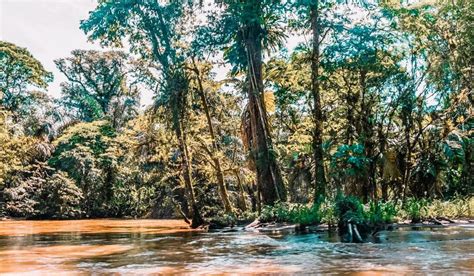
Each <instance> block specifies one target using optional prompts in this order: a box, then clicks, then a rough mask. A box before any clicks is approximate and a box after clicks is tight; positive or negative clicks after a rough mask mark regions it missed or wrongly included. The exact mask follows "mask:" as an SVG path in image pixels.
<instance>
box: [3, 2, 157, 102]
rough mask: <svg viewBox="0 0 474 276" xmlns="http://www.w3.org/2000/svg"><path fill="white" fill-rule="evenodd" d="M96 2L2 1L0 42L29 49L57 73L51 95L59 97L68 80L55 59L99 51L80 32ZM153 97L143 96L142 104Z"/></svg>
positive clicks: (45, 65) (48, 68) (49, 89)
mask: <svg viewBox="0 0 474 276" xmlns="http://www.w3.org/2000/svg"><path fill="white" fill-rule="evenodd" d="M96 3H97V2H96V0H0V40H4V41H8V42H11V43H14V44H16V45H18V46H20V47H24V48H27V49H28V50H29V51H30V52H31V53H32V55H33V56H34V57H35V58H37V59H38V60H39V61H40V62H41V63H42V64H43V66H44V67H45V68H46V69H47V70H48V71H50V72H52V73H53V74H54V81H53V82H52V83H51V84H50V85H49V87H48V93H49V94H50V95H51V96H53V97H60V95H61V92H60V84H61V82H63V81H65V77H63V76H62V74H61V73H60V72H59V70H57V69H56V66H55V65H54V62H53V61H54V60H55V59H58V58H63V57H67V56H69V55H70V53H71V51H72V50H74V49H85V50H100V49H101V48H100V46H99V45H98V43H95V44H94V43H92V42H89V41H88V40H87V36H86V35H85V34H84V32H83V31H82V30H80V29H79V24H80V21H81V20H82V19H86V18H87V17H88V14H89V11H92V10H93V9H94V8H95V6H96ZM151 97H152V95H142V104H148V103H150V102H151Z"/></svg>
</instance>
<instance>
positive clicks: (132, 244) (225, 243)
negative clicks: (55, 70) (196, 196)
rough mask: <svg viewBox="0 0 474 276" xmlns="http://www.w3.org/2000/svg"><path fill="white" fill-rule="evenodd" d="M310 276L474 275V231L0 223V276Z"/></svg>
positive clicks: (165, 222) (472, 228)
mask: <svg viewBox="0 0 474 276" xmlns="http://www.w3.org/2000/svg"><path fill="white" fill-rule="evenodd" d="M309 273H316V274H318V273H320V274H326V273H331V274H351V275H385V274H405V275H413V274H439V275H446V274H450V275H459V274H465V275H474V226H473V225H456V226H452V227H446V228H439V227H438V228H428V227H423V228H411V227H403V228H400V229H397V230H394V231H384V232H380V233H379V234H377V237H376V238H375V239H374V240H373V242H370V243H365V244H345V243H341V242H340V241H339V238H338V237H337V235H336V234H331V233H328V232H312V233H305V234H298V233H278V232H275V233H268V232H266V233H259V232H252V231H242V230H239V231H235V232H234V231H226V230H224V231H219V232H199V231H191V230H190V229H188V228H187V225H186V224H185V223H184V222H182V221H178V220H77V221H74V220H72V221H1V222H0V274H43V275H58V274H62V275H89V274H114V275H116V274H125V275H129V274H139V275H143V274H169V275H171V274H193V275H194V274H202V275H242V274H285V275H286V274H309Z"/></svg>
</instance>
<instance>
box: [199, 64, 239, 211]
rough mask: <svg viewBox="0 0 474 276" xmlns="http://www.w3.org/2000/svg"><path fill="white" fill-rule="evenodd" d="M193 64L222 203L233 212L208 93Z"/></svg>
mask: <svg viewBox="0 0 474 276" xmlns="http://www.w3.org/2000/svg"><path fill="white" fill-rule="evenodd" d="M193 66H194V68H193V69H194V72H195V73H196V79H197V83H198V93H199V97H200V98H201V103H202V106H203V108H204V113H205V114H206V120H207V126H208V129H209V134H210V135H211V140H212V149H213V152H212V156H211V158H212V161H213V162H214V168H215V170H216V176H217V184H218V186H219V194H220V197H221V200H222V203H223V205H224V209H225V212H226V213H228V214H233V213H234V211H233V208H232V204H231V203H230V200H229V194H228V192H227V187H226V185H225V182H224V173H223V171H222V166H221V162H220V160H219V158H217V156H216V154H215V153H216V152H217V151H219V146H218V145H217V141H216V135H215V133H214V126H213V124H212V119H211V114H210V112H209V105H208V104H207V98H206V94H205V92H204V87H203V85H202V80H201V74H200V72H199V68H197V66H196V64H195V63H194V61H193Z"/></svg>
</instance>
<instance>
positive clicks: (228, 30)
mask: <svg viewBox="0 0 474 276" xmlns="http://www.w3.org/2000/svg"><path fill="white" fill-rule="evenodd" d="M196 2H199V3H192V1H189V2H187V1H158V2H156V1H130V0H116V1H109V0H102V1H99V3H98V5H97V7H96V9H95V10H94V11H92V12H91V13H90V15H89V18H87V19H85V20H83V21H82V22H81V29H82V30H83V31H84V32H85V33H86V34H87V35H89V37H90V39H91V40H95V41H99V42H100V43H101V45H103V46H106V47H109V48H110V47H119V48H120V51H86V50H75V51H73V52H72V53H71V56H69V57H64V58H61V59H58V60H56V61H55V64H56V66H57V67H58V70H59V71H60V72H61V73H62V74H64V76H65V77H66V81H65V82H63V83H62V84H61V95H62V96H61V98H59V99H51V98H49V97H48V96H47V93H46V91H45V89H46V88H47V85H48V83H49V82H50V81H51V80H52V75H51V73H49V72H47V71H46V70H45V69H44V68H43V66H42V65H41V63H40V62H39V61H38V60H37V59H35V58H34V57H33V55H32V54H31V53H29V52H28V50H27V49H25V48H21V47H19V46H16V45H14V44H12V43H9V42H0V213H1V212H5V214H7V215H9V216H17V217H42V218H46V217H47V218H80V217H111V216H115V217H143V216H149V217H159V218H167V217H185V219H188V218H190V219H192V221H193V226H199V224H202V223H203V220H205V219H206V218H211V217H220V218H223V219H224V220H227V219H229V220H233V219H234V218H236V217H242V218H251V217H254V215H252V213H261V219H262V220H264V221H270V220H276V221H290V222H295V223H300V224H302V225H314V224H318V223H320V222H327V223H329V224H337V223H338V224H339V226H340V227H341V228H347V227H349V228H348V229H352V228H351V227H352V226H351V225H353V224H355V225H380V224H384V223H388V222H391V221H393V220H394V219H395V218H396V217H402V218H410V219H411V220H413V221H414V222H416V221H420V220H422V219H423V218H426V217H429V215H427V214H429V213H430V212H431V213H436V214H440V216H445V217H453V216H455V215H454V214H456V215H461V214H462V215H466V214H470V212H471V205H472V201H470V199H469V198H471V197H472V193H473V191H474V190H473V189H474V185H473V184H474V167H473V165H474V164H473V163H474V161H473V158H474V142H473V139H472V136H473V124H474V119H473V106H474V100H473V90H472V89H473V88H472V84H473V83H474V80H473V76H474V73H473V70H474V69H473V68H474V64H473V57H472V53H473V45H474V34H473V31H472V24H473V22H472V21H473V20H472V19H473V16H474V5H473V4H472V1H466V0H455V1H441V0H440V1H431V2H419V3H418V2H417V3H412V1H410V2H405V1H383V2H381V4H375V3H373V2H363V3H362V2H355V3H354V2H338V1H320V0H312V1H300V0H292V1H273V0H272V1H269V0H251V1H250V0H249V1H230V0H229V1H210V0H209V1H196ZM294 41H301V42H300V43H297V44H296V45H295V43H294ZM222 65H227V67H225V68H227V69H229V70H228V71H229V72H227V74H226V75H225V76H222V75H223V74H222V72H224V71H226V70H227V69H225V68H223V67H222ZM38 90H39V91H38ZM144 92H147V93H153V94H154V101H153V104H151V105H149V106H147V107H145V108H140V106H139V101H140V94H141V93H144ZM444 200H454V203H452V204H453V205H450V206H445V205H444V204H447V203H443V202H444ZM461 202H469V204H467V206H468V207H467V208H468V209H466V210H464V209H463V210H461V209H462V205H463V204H462V203H461ZM443 206H444V207H443ZM457 208H458V209H459V210H458V209H457ZM443 210H444V211H443ZM443 212H444V213H443ZM448 213H449V214H448ZM351 231H352V230H351Z"/></svg>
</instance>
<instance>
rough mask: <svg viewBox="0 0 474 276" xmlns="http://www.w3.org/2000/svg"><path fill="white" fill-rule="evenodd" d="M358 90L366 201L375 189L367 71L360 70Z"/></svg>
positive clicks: (373, 194) (364, 195) (372, 125)
mask: <svg viewBox="0 0 474 276" xmlns="http://www.w3.org/2000/svg"><path fill="white" fill-rule="evenodd" d="M360 90H361V94H362V96H361V112H360V114H361V116H360V125H361V128H362V135H361V137H362V139H363V142H364V149H365V156H366V158H367V159H368V161H369V164H368V167H367V175H366V176H365V182H364V185H363V199H364V202H368V201H369V199H373V198H375V193H376V190H377V187H376V182H375V174H376V169H377V167H376V162H375V154H374V152H375V149H374V146H375V145H374V140H373V136H374V123H373V121H374V120H373V115H372V110H371V108H372V100H371V99H370V98H369V99H367V98H368V95H367V71H365V70H361V71H360Z"/></svg>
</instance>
